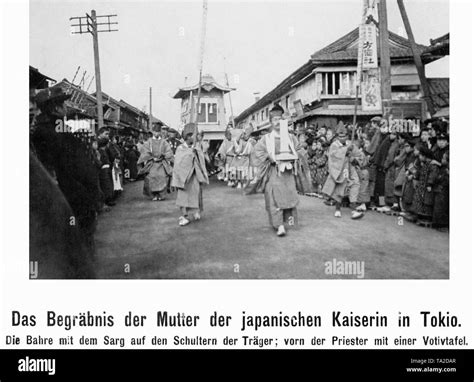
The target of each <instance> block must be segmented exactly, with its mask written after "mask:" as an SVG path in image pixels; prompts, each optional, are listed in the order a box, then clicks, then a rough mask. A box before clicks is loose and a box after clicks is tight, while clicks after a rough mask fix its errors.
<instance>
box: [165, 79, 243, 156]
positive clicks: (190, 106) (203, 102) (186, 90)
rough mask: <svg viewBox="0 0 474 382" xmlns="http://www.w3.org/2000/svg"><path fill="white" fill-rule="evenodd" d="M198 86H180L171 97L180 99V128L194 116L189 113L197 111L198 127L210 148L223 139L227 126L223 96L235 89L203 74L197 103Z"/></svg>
mask: <svg viewBox="0 0 474 382" xmlns="http://www.w3.org/2000/svg"><path fill="white" fill-rule="evenodd" d="M198 88H199V84H195V85H193V86H187V87H183V88H180V89H179V90H178V92H177V93H176V94H175V95H174V97H173V98H175V99H181V126H180V129H182V128H183V127H184V125H186V124H187V123H189V122H191V118H195V116H192V115H191V113H193V114H195V113H196V112H197V123H198V129H199V131H201V132H203V133H204V139H206V140H208V141H209V142H210V145H211V149H212V148H213V146H215V145H217V144H218V143H219V142H221V141H222V140H223V139H224V133H225V130H226V127H227V121H226V109H225V106H224V96H225V94H227V93H229V92H231V91H232V90H235V89H233V88H230V87H227V86H224V85H221V84H218V83H217V82H216V80H215V79H214V78H213V77H212V76H211V75H205V76H203V77H202V80H201V98H200V101H199V105H197V97H198Z"/></svg>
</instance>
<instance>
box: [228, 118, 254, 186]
mask: <svg viewBox="0 0 474 382" xmlns="http://www.w3.org/2000/svg"><path fill="white" fill-rule="evenodd" d="M252 132H253V127H252V126H251V125H249V126H247V127H246V128H245V129H243V130H242V131H241V134H240V136H239V137H237V139H236V141H235V142H234V152H235V154H236V156H235V157H234V160H233V162H232V166H233V167H235V169H236V174H237V188H242V187H244V186H245V185H246V184H247V183H248V181H250V180H252V179H253V172H254V171H253V169H252V167H251V164H250V157H251V155H252V153H253V151H254V146H255V144H256V143H257V142H256V141H255V139H253V138H252V137H251V134H252Z"/></svg>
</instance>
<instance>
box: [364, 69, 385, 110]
mask: <svg viewBox="0 0 474 382" xmlns="http://www.w3.org/2000/svg"><path fill="white" fill-rule="evenodd" d="M361 93H362V94H361V96H362V110H364V111H374V112H381V110H382V95H381V84H380V70H379V69H378V68H375V69H369V70H365V71H363V72H362V83H361Z"/></svg>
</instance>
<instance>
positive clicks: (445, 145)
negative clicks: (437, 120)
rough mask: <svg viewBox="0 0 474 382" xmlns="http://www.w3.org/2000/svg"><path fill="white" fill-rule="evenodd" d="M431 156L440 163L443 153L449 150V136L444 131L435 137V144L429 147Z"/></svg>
mask: <svg viewBox="0 0 474 382" xmlns="http://www.w3.org/2000/svg"><path fill="white" fill-rule="evenodd" d="M431 150H432V151H433V157H434V159H435V160H436V161H438V162H439V163H441V161H442V160H443V156H444V154H445V153H447V152H448V151H449V136H448V134H446V133H440V134H438V136H437V137H436V144H435V145H433V147H432V148H431Z"/></svg>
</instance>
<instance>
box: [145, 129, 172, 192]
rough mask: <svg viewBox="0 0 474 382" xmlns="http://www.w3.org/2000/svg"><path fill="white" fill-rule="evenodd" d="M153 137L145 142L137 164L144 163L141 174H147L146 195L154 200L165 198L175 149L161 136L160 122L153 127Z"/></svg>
mask: <svg viewBox="0 0 474 382" xmlns="http://www.w3.org/2000/svg"><path fill="white" fill-rule="evenodd" d="M152 132H153V137H152V138H151V139H149V140H148V141H147V142H145V144H144V147H143V153H142V154H141V155H140V158H139V159H138V162H137V164H139V165H140V164H143V168H141V169H140V173H141V174H146V177H145V182H144V184H143V193H144V195H146V196H148V197H151V198H152V200H153V201H161V200H164V195H163V193H164V191H165V190H166V188H167V186H168V178H169V177H170V176H171V172H172V165H171V162H172V160H173V151H172V150H171V146H170V144H169V143H168V141H167V140H166V139H163V138H162V137H161V128H160V126H159V125H158V124H155V125H153V127H152Z"/></svg>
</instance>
